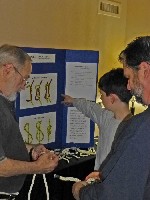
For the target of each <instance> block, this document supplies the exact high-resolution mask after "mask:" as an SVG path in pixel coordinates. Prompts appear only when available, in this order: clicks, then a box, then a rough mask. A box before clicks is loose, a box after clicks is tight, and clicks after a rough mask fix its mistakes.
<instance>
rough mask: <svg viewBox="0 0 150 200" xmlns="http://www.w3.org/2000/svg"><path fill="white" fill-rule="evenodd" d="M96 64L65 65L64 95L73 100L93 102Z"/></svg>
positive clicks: (73, 63) (69, 63)
mask: <svg viewBox="0 0 150 200" xmlns="http://www.w3.org/2000/svg"><path fill="white" fill-rule="evenodd" d="M96 79H97V63H79V62H68V63H66V88H65V93H66V94H67V95H70V96H72V97H75V98H86V99H87V100H91V101H95V95H96Z"/></svg>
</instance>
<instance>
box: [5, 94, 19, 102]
mask: <svg viewBox="0 0 150 200" xmlns="http://www.w3.org/2000/svg"><path fill="white" fill-rule="evenodd" d="M16 98H17V93H14V94H11V95H10V96H8V97H7V99H8V100H9V101H15V100H16Z"/></svg>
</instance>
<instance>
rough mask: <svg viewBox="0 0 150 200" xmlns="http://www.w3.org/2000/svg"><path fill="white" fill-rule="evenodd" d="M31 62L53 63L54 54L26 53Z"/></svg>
mask: <svg viewBox="0 0 150 200" xmlns="http://www.w3.org/2000/svg"><path fill="white" fill-rule="evenodd" d="M28 55H29V56H30V57H31V60H32V63H55V56H56V55H55V54H43V53H28Z"/></svg>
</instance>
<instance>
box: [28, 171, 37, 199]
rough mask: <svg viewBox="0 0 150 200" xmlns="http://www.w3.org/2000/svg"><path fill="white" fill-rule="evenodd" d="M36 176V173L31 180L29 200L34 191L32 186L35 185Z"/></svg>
mask: <svg viewBox="0 0 150 200" xmlns="http://www.w3.org/2000/svg"><path fill="white" fill-rule="evenodd" d="M35 177H36V174H34V175H33V177H32V182H31V185H30V189H29V192H28V200H30V197H31V192H32V188H33V185H34V181H35Z"/></svg>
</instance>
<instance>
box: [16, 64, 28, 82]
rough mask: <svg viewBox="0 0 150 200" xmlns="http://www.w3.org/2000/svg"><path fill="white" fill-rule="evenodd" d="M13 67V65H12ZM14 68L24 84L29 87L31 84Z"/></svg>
mask: <svg viewBox="0 0 150 200" xmlns="http://www.w3.org/2000/svg"><path fill="white" fill-rule="evenodd" d="M12 65H13V64H12ZM13 68H14V69H15V71H16V72H17V73H18V74H19V75H20V76H21V78H22V82H25V85H27V84H28V83H29V82H28V81H27V80H26V79H25V78H24V77H23V76H22V74H21V73H20V72H19V71H18V69H17V68H16V67H15V66H14V65H13Z"/></svg>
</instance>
